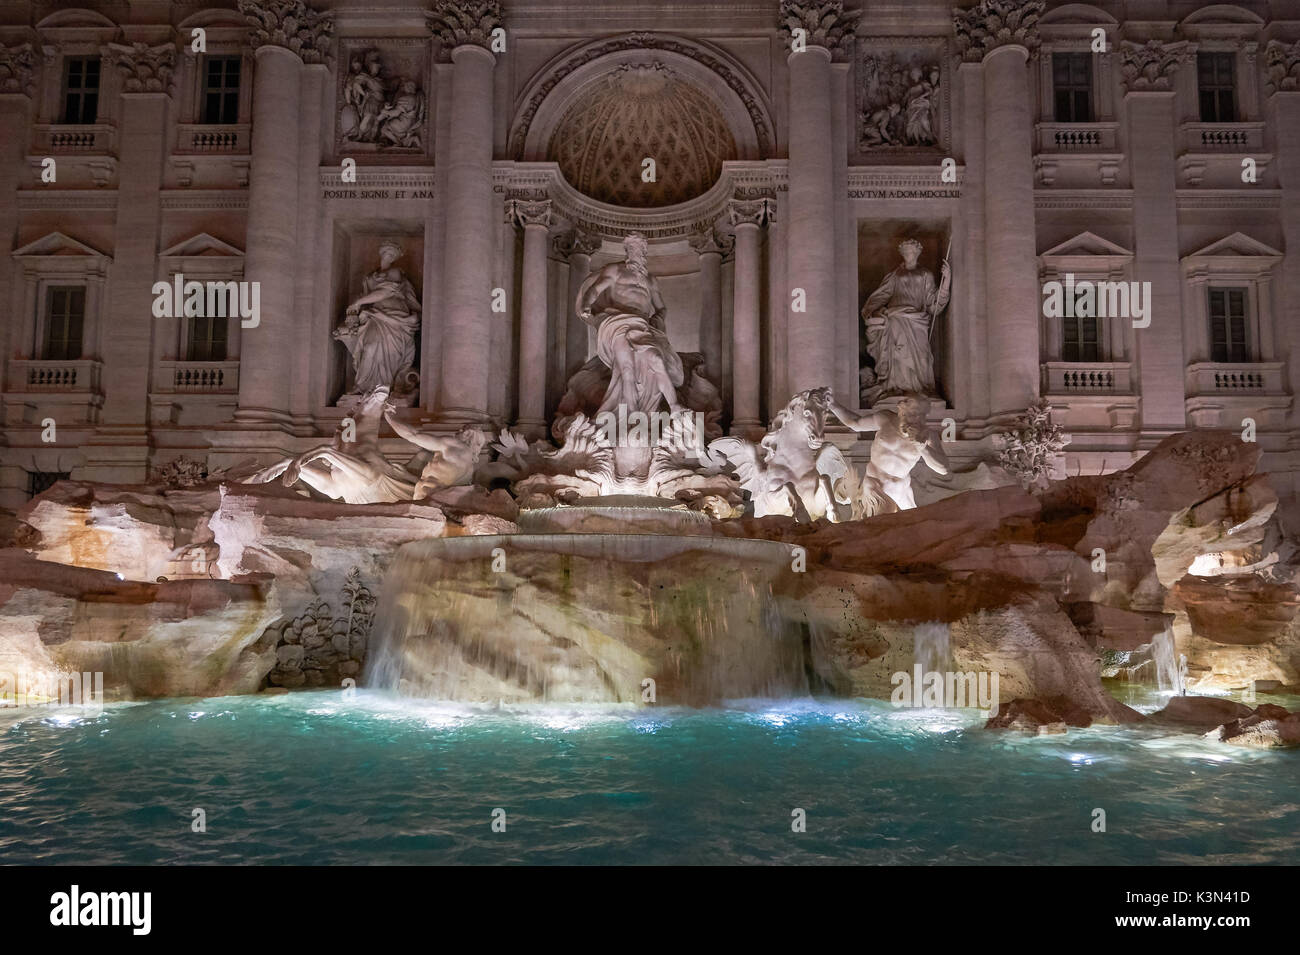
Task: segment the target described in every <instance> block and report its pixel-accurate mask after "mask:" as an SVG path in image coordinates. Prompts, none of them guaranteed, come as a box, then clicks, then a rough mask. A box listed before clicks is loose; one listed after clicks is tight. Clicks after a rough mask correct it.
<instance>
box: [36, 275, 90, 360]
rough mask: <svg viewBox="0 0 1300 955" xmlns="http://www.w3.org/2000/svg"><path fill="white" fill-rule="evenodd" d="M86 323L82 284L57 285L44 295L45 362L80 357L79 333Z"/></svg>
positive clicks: (42, 356)
mask: <svg viewBox="0 0 1300 955" xmlns="http://www.w3.org/2000/svg"><path fill="white" fill-rule="evenodd" d="M85 323H86V289H85V287H84V286H81V285H56V286H53V287H51V288H50V289H49V290H48V291H47V292H46V296H45V335H44V339H43V341H42V342H41V359H42V360H44V361H76V360H77V359H78V358H80V357H81V335H82V331H83V330H84V327H85Z"/></svg>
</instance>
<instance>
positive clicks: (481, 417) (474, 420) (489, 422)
mask: <svg viewBox="0 0 1300 955" xmlns="http://www.w3.org/2000/svg"><path fill="white" fill-rule="evenodd" d="M433 423H434V427H436V428H439V429H445V430H447V431H455V430H456V429H457V428H460V427H463V426H464V425H467V424H472V425H486V426H488V427H489V428H496V427H497V420H496V419H495V418H494V417H493V416H492V415H490V414H488V413H487V412H486V411H479V410H477V409H475V408H440V409H439V410H438V411H437V412H435V413H434V416H433Z"/></svg>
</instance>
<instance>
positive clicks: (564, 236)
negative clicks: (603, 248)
mask: <svg viewBox="0 0 1300 955" xmlns="http://www.w3.org/2000/svg"><path fill="white" fill-rule="evenodd" d="M553 247H554V249H555V254H556V255H559V256H562V257H563V258H566V259H567V258H569V257H570V256H572V255H587V256H591V255H595V254H596V252H597V251H598V250H599V249H600V234H599V233H598V232H593V231H591V230H590V229H583V228H575V229H570V230H569V231H568V232H562V233H560V234H559V235H557V236H556V237H555V239H554V241H553Z"/></svg>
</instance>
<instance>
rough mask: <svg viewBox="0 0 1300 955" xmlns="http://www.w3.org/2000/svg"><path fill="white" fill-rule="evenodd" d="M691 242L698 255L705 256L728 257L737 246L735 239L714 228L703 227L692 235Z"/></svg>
mask: <svg viewBox="0 0 1300 955" xmlns="http://www.w3.org/2000/svg"><path fill="white" fill-rule="evenodd" d="M689 241H690V243H691V248H692V249H694V250H695V254H696V255H705V254H706V253H709V252H715V253H717V254H718V255H726V254H728V253H729V252H730V251H731V250H732V248H734V247H735V245H736V240H735V239H734V238H733V237H731V236H729V235H726V234H724V233H720V232H718V230H717V229H715V228H713V227H712V226H701V227H700V228H698V229H696V230H695V231H694V232H692V233H691V237H690V239H689Z"/></svg>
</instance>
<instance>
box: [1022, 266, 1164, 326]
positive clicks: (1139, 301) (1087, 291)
mask: <svg viewBox="0 0 1300 955" xmlns="http://www.w3.org/2000/svg"><path fill="white" fill-rule="evenodd" d="M1043 315H1044V317H1046V318H1131V319H1132V320H1133V327H1134V328H1146V327H1147V326H1148V325H1150V324H1151V283H1150V282H1112V281H1098V282H1091V281H1089V280H1087V279H1083V280H1081V281H1078V282H1076V281H1075V280H1074V273H1072V272H1066V273H1065V281H1064V282H1058V281H1056V280H1055V279H1053V280H1052V281H1050V282H1044V283H1043Z"/></svg>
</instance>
